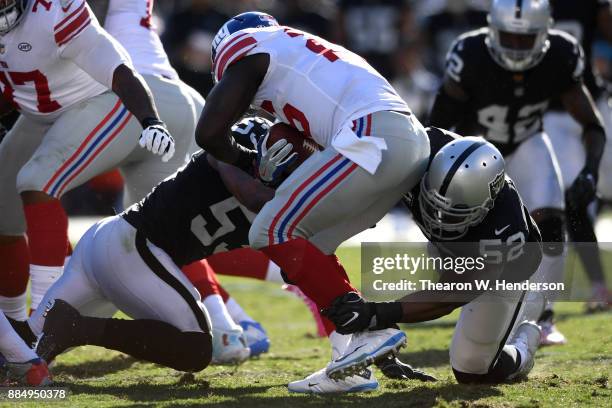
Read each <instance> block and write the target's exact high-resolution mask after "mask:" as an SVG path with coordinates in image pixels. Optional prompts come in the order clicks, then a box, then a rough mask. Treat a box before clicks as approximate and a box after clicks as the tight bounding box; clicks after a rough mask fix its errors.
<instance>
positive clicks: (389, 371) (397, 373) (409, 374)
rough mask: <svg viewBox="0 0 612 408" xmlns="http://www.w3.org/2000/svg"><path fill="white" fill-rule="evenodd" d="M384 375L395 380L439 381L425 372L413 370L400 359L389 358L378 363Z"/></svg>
mask: <svg viewBox="0 0 612 408" xmlns="http://www.w3.org/2000/svg"><path fill="white" fill-rule="evenodd" d="M376 366H377V367H378V368H379V369H380V371H382V373H383V375H384V376H385V377H387V378H391V379H393V380H419V381H423V382H426V381H438V379H437V378H436V377H434V376H432V375H429V374H427V373H426V372H424V371H421V370H418V369H416V368H412V366H410V365H409V364H406V363H403V362H401V361H400V359H399V358H397V357H394V356H389V357H387V358H385V359H384V360H381V361H379V362H377V363H376Z"/></svg>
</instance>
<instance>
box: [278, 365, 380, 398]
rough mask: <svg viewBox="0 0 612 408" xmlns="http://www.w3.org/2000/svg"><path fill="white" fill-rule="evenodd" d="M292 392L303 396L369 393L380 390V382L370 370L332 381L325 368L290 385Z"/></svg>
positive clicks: (366, 369)
mask: <svg viewBox="0 0 612 408" xmlns="http://www.w3.org/2000/svg"><path fill="white" fill-rule="evenodd" d="M288 388H289V391H290V392H299V393H303V394H331V393H340V392H367V391H374V390H375V389H377V388H378V380H376V377H374V373H373V372H372V370H370V369H369V368H365V369H363V370H361V371H360V372H359V373H358V374H356V375H353V376H350V377H346V378H345V379H343V380H332V379H331V378H329V377H328V376H327V374H325V368H322V369H320V370H319V371H317V372H315V373H314V374H310V375H309V376H308V377H306V378H304V379H303V380H300V381H293V382H291V383H289V385H288Z"/></svg>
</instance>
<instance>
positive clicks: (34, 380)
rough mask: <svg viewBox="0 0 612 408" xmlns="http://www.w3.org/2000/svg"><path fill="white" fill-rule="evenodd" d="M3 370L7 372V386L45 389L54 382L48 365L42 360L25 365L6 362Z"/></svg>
mask: <svg viewBox="0 0 612 408" xmlns="http://www.w3.org/2000/svg"><path fill="white" fill-rule="evenodd" d="M2 369H3V371H4V372H5V376H6V382H5V384H6V385H20V386H26V387H44V386H47V385H50V384H51V382H52V381H51V374H49V368H48V367H47V363H45V361H44V360H42V359H41V358H35V359H34V360H30V361H27V362H25V363H9V362H8V361H6V360H5V361H4V362H3V363H2Z"/></svg>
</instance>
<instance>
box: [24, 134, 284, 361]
mask: <svg viewBox="0 0 612 408" xmlns="http://www.w3.org/2000/svg"><path fill="white" fill-rule="evenodd" d="M249 143H250V142H249ZM232 193H234V194H235V196H234V195H233V194H232ZM273 195H274V190H272V189H270V188H268V187H265V186H263V185H262V184H261V182H259V181H258V180H256V179H254V178H252V177H251V176H249V175H247V174H245V173H243V172H242V171H240V170H239V169H236V168H235V167H233V166H230V165H227V164H225V163H217V162H216V160H214V158H213V157H212V156H211V155H209V154H206V153H204V152H202V151H200V152H198V153H196V154H194V155H193V157H192V158H191V160H190V162H189V164H187V165H186V166H185V167H184V168H182V169H181V170H179V171H178V172H177V173H176V174H175V175H173V176H172V177H170V178H168V179H166V180H164V181H163V182H162V183H160V184H159V185H158V186H157V187H155V189H154V190H153V191H152V192H151V193H150V194H149V195H148V196H147V197H146V198H144V199H143V200H142V201H141V202H139V203H137V204H134V205H133V206H132V207H130V208H129V209H127V210H126V211H125V212H123V213H122V214H120V215H117V216H114V217H109V218H106V219H104V220H102V221H100V222H98V223H97V224H95V225H94V226H93V227H91V228H90V229H89V230H88V231H87V232H86V233H85V235H84V236H83V237H82V238H81V240H80V241H79V243H78V245H77V246H76V248H75V250H74V253H73V255H72V257H71V258H70V261H69V262H68V264H67V265H66V271H65V272H64V274H63V275H62V276H61V277H60V279H59V280H58V281H57V282H56V283H55V284H54V285H53V286H52V287H51V288H50V289H49V291H48V292H47V293H46V294H45V297H44V298H43V303H41V305H42V306H41V307H39V308H38V309H37V310H36V311H35V312H34V314H33V315H32V316H31V317H30V319H29V320H28V321H27V323H24V325H25V326H27V327H25V329H28V330H25V329H24V328H23V327H21V330H18V332H19V333H20V334H22V333H23V332H24V331H25V332H26V335H24V336H23V337H24V339H25V340H26V341H27V342H30V341H31V340H32V339H34V338H36V336H39V335H41V333H42V334H43V335H42V337H41V339H40V341H39V343H38V347H37V352H38V354H39V355H40V356H41V357H42V358H43V359H45V360H46V361H51V360H53V359H54V358H55V356H57V355H58V354H59V353H61V352H63V351H65V350H66V349H68V348H70V347H74V346H77V345H84V344H92V345H97V346H102V347H106V348H109V349H113V350H118V351H121V352H124V353H126V354H129V355H132V356H134V357H136V358H140V359H144V360H147V361H151V362H154V363H158V364H161V365H165V366H168V367H171V368H174V369H177V370H181V371H200V370H202V369H204V368H205V367H206V366H207V365H208V364H209V362H210V360H211V358H215V355H214V353H213V352H214V348H215V345H214V342H227V341H228V338H227V334H224V335H219V336H214V334H215V333H214V332H213V337H215V338H214V339H213V338H211V332H210V326H209V322H208V316H207V311H206V308H205V307H204V306H203V305H202V303H201V302H200V295H199V293H198V292H197V290H196V289H195V288H194V287H193V285H192V284H191V283H190V282H189V280H188V279H187V278H186V276H185V275H184V274H183V272H182V271H181V267H183V266H184V265H188V264H191V263H193V262H194V261H196V260H199V259H202V258H205V257H207V256H209V255H211V254H213V253H214V252H215V251H218V250H231V249H234V248H241V247H242V246H243V245H245V244H246V243H247V241H248V231H249V228H250V226H251V221H252V220H253V219H254V218H255V214H254V212H257V211H258V210H259V209H260V208H261V206H263V204H264V203H265V202H267V201H268V200H270V199H271V197H272V196H273ZM117 309H119V310H121V311H123V312H124V313H125V314H127V315H128V316H130V317H132V318H133V319H134V320H121V319H112V318H109V317H110V316H112V315H113V314H114V313H115V311H116V310H117ZM30 330H31V331H30ZM186 350H188V351H189V352H186ZM220 350H222V351H223V352H224V353H225V352H226V351H227V350H226V349H225V348H220ZM241 350H246V353H245V354H244V355H242V356H237V359H238V360H244V359H245V358H247V357H248V355H249V349H248V348H245V347H244V345H243V347H242V348H241ZM217 357H219V356H217ZM220 357H222V358H223V357H224V356H220Z"/></svg>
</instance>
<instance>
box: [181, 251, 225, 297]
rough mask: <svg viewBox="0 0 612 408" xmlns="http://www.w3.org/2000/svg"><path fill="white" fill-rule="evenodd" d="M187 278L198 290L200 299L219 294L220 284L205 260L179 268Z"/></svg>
mask: <svg viewBox="0 0 612 408" xmlns="http://www.w3.org/2000/svg"><path fill="white" fill-rule="evenodd" d="M181 271H182V272H183V274H185V276H186V277H187V279H189V281H190V282H191V283H192V284H193V286H195V288H196V289H197V290H198V292H200V296H201V297H202V299H206V298H207V297H208V296H210V295H220V294H221V290H220V285H219V281H218V280H217V276H216V275H215V272H214V271H213V269H212V268H211V267H210V265H209V264H208V263H207V262H206V260H201V261H196V262H193V263H191V264H189V265H185V266H183V267H182V268H181Z"/></svg>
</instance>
